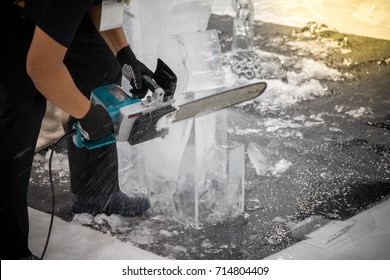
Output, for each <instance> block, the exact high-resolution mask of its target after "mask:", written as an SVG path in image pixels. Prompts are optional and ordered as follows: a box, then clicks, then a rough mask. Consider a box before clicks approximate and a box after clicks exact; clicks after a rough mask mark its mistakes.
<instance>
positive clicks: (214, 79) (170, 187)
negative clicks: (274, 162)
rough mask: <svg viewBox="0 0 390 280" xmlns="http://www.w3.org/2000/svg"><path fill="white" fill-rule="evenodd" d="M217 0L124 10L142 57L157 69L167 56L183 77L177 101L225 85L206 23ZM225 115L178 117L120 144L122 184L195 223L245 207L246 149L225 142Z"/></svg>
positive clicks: (157, 1) (143, 1)
mask: <svg viewBox="0 0 390 280" xmlns="http://www.w3.org/2000/svg"><path fill="white" fill-rule="evenodd" d="M212 2H213V1H212V0H181V1H178V0H164V1H161V0H133V1H132V2H131V5H130V6H129V8H128V9H127V11H126V13H127V15H126V16H125V31H126V34H127V36H128V38H129V42H130V44H131V46H132V48H133V50H134V52H135V53H136V55H137V57H138V58H139V59H140V60H141V61H143V62H144V63H145V64H146V65H147V66H148V67H150V68H151V69H154V67H155V65H156V61H157V58H161V59H162V60H163V61H165V62H166V63H167V64H168V65H169V66H170V67H171V68H172V70H173V71H174V72H175V73H176V75H177V76H178V86H177V90H176V93H175V99H176V102H177V103H178V104H179V105H180V103H184V102H187V101H189V100H191V99H196V98H200V97H203V96H207V95H210V94H213V93H216V92H217V91H220V90H222V89H224V84H225V74H224V71H223V70H222V62H223V59H222V54H221V48H220V45H219V40H218V34H217V32H216V31H215V30H206V28H207V23H208V19H209V17H210V13H211V5H212ZM124 86H125V87H126V86H128V85H126V84H125V85H124ZM226 118H227V115H226V111H221V112H218V113H215V114H212V115H208V116H204V117H201V118H198V119H195V120H189V121H182V122H180V123H176V124H174V125H173V126H171V128H170V132H169V134H168V135H167V136H166V137H165V138H164V139H156V140H153V141H151V142H147V143H143V144H140V145H138V146H136V147H130V146H129V145H128V144H124V145H121V144H119V145H118V147H119V146H120V149H119V153H120V155H119V161H120V163H119V165H120V178H121V188H122V190H123V191H125V192H126V193H127V194H129V195H132V194H134V193H136V194H137V193H139V192H140V190H143V192H147V195H148V197H149V198H150V200H151V204H152V209H151V211H153V212H155V213H162V214H169V215H173V216H174V217H175V218H176V219H178V220H179V221H181V222H183V223H186V224H188V225H192V226H195V227H200V226H201V225H202V224H203V223H210V222H212V223H214V222H218V221H221V220H223V219H224V218H226V217H231V216H235V215H237V214H239V213H241V212H242V211H243V205H244V202H243V199H244V148H243V146H242V145H240V144H234V145H233V144H231V145H230V146H229V145H227V144H228V143H227V129H226V127H227V120H226ZM130 165H131V166H130ZM135 169H136V170H137V171H136V172H135V171H134V170H135ZM139 185H146V186H147V188H146V189H147V191H146V190H145V187H144V188H140V187H139Z"/></svg>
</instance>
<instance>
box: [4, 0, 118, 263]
mask: <svg viewBox="0 0 390 280" xmlns="http://www.w3.org/2000/svg"><path fill="white" fill-rule="evenodd" d="M0 26H2V29H1V36H2V38H3V39H2V40H3V41H2V43H1V44H0V147H1V148H0V199H1V202H0V222H1V231H2V237H1V241H0V244H1V247H0V252H1V259H18V258H24V257H27V256H29V255H30V254H31V252H30V251H29V248H28V233H29V224H28V212H27V188H28V184H29V177H30V173H31V166H32V161H33V157H34V150H35V145H36V141H37V138H38V134H39V129H40V125H41V122H42V118H43V116H44V113H45V108H46V100H45V99H44V98H43V96H42V95H41V94H40V93H39V92H38V91H37V90H36V88H35V87H34V85H33V83H32V81H31V79H30V78H29V77H28V75H27V73H26V57H27V52H28V48H29V46H30V43H31V38H32V36H33V31H34V27H35V26H34V24H33V23H31V22H30V21H29V20H28V19H26V18H25V17H24V16H23V14H22V12H21V11H20V10H19V9H18V8H17V7H14V6H13V5H9V4H6V3H3V2H1V3H0ZM65 64H66V65H67V67H68V69H69V71H70V72H71V74H72V76H73V77H74V79H75V82H76V85H77V86H78V87H79V89H80V90H81V91H82V92H83V94H84V95H86V96H89V95H90V92H91V90H92V89H93V88H95V87H98V86H101V85H104V84H109V83H114V82H116V83H118V82H119V81H120V79H121V76H120V66H119V64H118V63H117V62H116V60H115V57H114V56H113V54H112V53H111V51H110V50H109V48H108V47H107V45H106V44H105V43H104V41H103V39H102V38H101V37H100V35H99V33H98V32H97V31H96V30H95V28H94V27H93V25H92V23H91V21H90V20H89V18H87V17H86V18H85V19H84V20H83V21H82V24H81V26H80V28H79V30H78V32H77V34H76V36H75V39H74V43H73V44H72V46H71V47H70V48H69V51H68V53H67V55H66V59H65ZM73 123H74V120H73V119H71V120H70V121H69V127H71V126H72V124H73ZM68 153H69V162H70V168H71V187H72V192H73V193H74V194H77V195H81V196H97V195H101V194H106V193H110V192H115V191H118V190H119V184H118V172H117V169H118V162H117V153H116V147H115V145H112V146H109V147H106V148H101V149H96V150H93V151H88V150H85V149H78V148H76V147H75V146H74V145H73V143H72V142H71V141H70V142H69V143H68Z"/></svg>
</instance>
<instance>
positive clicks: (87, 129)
mask: <svg viewBox="0 0 390 280" xmlns="http://www.w3.org/2000/svg"><path fill="white" fill-rule="evenodd" d="M79 123H80V126H81V128H82V130H84V131H82V134H83V136H84V137H85V138H86V139H87V140H98V139H101V138H103V137H105V136H108V135H110V134H112V133H114V123H113V121H112V119H111V117H110V115H109V114H108V112H107V111H106V110H105V109H104V108H103V106H101V105H99V104H97V105H96V104H91V108H90V109H89V111H88V113H87V114H86V115H85V116H84V117H83V118H82V119H79Z"/></svg>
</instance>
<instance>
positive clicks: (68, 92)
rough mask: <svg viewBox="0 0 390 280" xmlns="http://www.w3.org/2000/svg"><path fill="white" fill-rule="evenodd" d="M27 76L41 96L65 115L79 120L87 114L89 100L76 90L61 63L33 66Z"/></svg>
mask: <svg viewBox="0 0 390 280" xmlns="http://www.w3.org/2000/svg"><path fill="white" fill-rule="evenodd" d="M29 74H30V76H31V78H32V80H33V82H34V84H35V86H36V88H37V89H38V90H39V91H40V92H41V93H42V95H44V96H45V97H46V98H47V99H48V100H49V101H50V102H52V103H53V104H55V105H56V106H57V107H59V108H60V109H62V110H63V111H65V112H66V113H68V114H70V115H72V116H73V117H75V118H78V119H80V118H82V117H84V116H85V114H86V113H87V112H88V110H89V107H90V102H89V100H88V99H87V98H86V97H85V96H84V95H83V94H82V93H81V92H80V91H79V90H78V89H77V87H76V86H75V84H74V82H73V80H72V78H71V76H70V74H69V72H68V70H67V69H66V67H65V65H63V64H62V63H57V64H55V63H54V64H44V65H39V66H33V67H30V68H29Z"/></svg>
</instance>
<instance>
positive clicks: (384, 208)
mask: <svg viewBox="0 0 390 280" xmlns="http://www.w3.org/2000/svg"><path fill="white" fill-rule="evenodd" d="M389 217H390V199H388V200H386V201H384V202H382V203H381V204H379V205H376V206H375V207H372V208H371V209H369V210H366V211H364V212H362V213H360V214H358V215H356V216H354V217H352V218H350V219H347V220H345V221H334V222H331V223H329V224H327V225H325V226H323V227H321V228H320V229H318V230H316V231H314V232H312V233H310V234H308V235H307V236H306V237H307V239H306V240H304V241H301V242H299V243H297V244H295V245H292V246H291V247H288V248H287V249H284V250H283V251H280V252H278V253H276V254H274V255H271V256H269V257H267V258H266V259H268V260H278V259H301V260H309V259H311V260H313V259H315V260H321V259H323V260H338V259H343V260H345V259H348V260H379V259H387V260H388V259H390V242H389V240H390V219H389Z"/></svg>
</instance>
